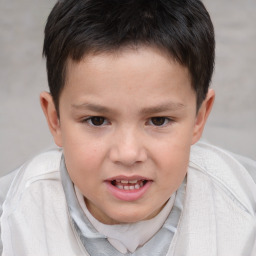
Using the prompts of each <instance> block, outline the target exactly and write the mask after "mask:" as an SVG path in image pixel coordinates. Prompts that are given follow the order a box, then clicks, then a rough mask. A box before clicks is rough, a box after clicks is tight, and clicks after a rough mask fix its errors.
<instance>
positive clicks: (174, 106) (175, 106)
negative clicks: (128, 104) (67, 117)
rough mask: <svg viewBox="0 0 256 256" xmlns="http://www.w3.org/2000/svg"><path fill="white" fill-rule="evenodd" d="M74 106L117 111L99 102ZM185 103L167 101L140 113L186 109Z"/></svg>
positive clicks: (83, 108) (105, 112) (104, 111)
mask: <svg viewBox="0 0 256 256" xmlns="http://www.w3.org/2000/svg"><path fill="white" fill-rule="evenodd" d="M72 107H73V108H74V109H77V110H90V111H93V112H96V113H101V114H108V113H115V112H117V111H115V110H113V109H111V108H108V107H105V106H102V105H99V104H93V103H83V104H72ZM184 108H185V105H184V104H182V103H179V102H167V103H163V104H159V105H156V106H151V107H145V108H142V109H141V110H140V114H142V115H150V114H151V115H152V114H157V113H162V112H165V111H178V110H181V109H184Z"/></svg>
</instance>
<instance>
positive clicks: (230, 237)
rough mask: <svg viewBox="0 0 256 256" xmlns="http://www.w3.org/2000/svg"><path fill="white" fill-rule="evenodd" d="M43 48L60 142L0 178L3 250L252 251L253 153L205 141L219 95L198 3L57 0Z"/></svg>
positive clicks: (52, 123) (49, 107)
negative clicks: (234, 152) (241, 153)
mask: <svg viewBox="0 0 256 256" xmlns="http://www.w3.org/2000/svg"><path fill="white" fill-rule="evenodd" d="M44 54H45V56H46V60H47V71H48V82H49V87H50V93H47V92H43V93H42V94H41V96H40V99H41V105H42V109H43V111H44V113H45V116H46V119H47V122H48V125H49V128H50V131H51V133H52V135H53V137H54V140H55V143H56V145H57V146H59V149H54V150H51V151H48V152H45V153H43V154H40V155H38V156H36V157H35V158H34V159H33V160H32V161H30V162H28V163H26V164H25V165H23V166H22V167H21V168H20V169H19V170H17V171H15V172H14V173H12V174H10V175H8V176H6V177H4V178H2V179H1V180H0V185H1V190H2V191H1V198H0V199H1V200H0V201H1V204H2V209H1V242H2V255H6V256H7V255H8V256H9V255H54V256H55V255H64V256H65V255H68V256H70V255H97V256H98V255H161V256H162V255H175V256H176V255H178V256H179V255H186V256H189V255H191V256H195V255H196V256H205V255H207V256H208V255H222V256H228V255H230V256H231V255H232V256H238V255H245V256H247V255H255V254H254V253H255V251H254V249H255V248H254V247H255V245H254V244H255V233H256V223H255V211H256V185H255V170H256V168H255V163H254V162H253V161H250V160H247V159H244V158H240V157H234V156H233V155H231V154H230V153H227V152H226V151H223V150H221V149H219V148H216V147H213V146H211V145H208V144H204V143H197V144H196V145H194V144H195V143H196V142H198V140H199V139H200V137H201V134H202V132H203V128H204V125H205V122H206V119H207V117H208V115H209V113H210V111H211V107H212V104H213V101H214V92H213V91H212V90H210V89H208V88H209V84H210V80H211V76H212V72H213V66H214V31H213V26H212V23H211V20H210V17H209V15H208V13H207V11H206V10H205V8H204V6H203V4H202V3H201V2H200V1H198V0H187V1H185V0H184V1H176V0H147V1H146V0H123V1H119V0H64V1H59V2H57V4H56V5H55V7H54V8H53V10H52V12H51V14H50V16H49V18H48V21H47V24H46V28H45V41H44ZM191 145H194V146H192V147H191ZM238 158H239V159H238ZM241 162H244V164H243V165H242V164H241Z"/></svg>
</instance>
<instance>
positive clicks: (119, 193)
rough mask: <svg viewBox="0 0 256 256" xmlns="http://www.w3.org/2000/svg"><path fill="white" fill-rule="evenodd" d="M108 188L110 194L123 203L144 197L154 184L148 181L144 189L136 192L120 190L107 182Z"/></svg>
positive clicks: (135, 190)
mask: <svg viewBox="0 0 256 256" xmlns="http://www.w3.org/2000/svg"><path fill="white" fill-rule="evenodd" d="M106 184H107V188H108V190H109V191H110V193H111V194H112V195H113V196H114V197H116V198H117V199H119V200H122V201H136V200H139V199H140V198H142V197H143V195H144V194H145V193H146V192H147V190H148V189H149V187H150V186H151V184H152V181H148V182H147V183H146V184H145V185H144V186H143V187H141V188H139V189H134V190H123V189H119V188H117V187H115V186H113V185H112V184H111V182H109V181H107V182H106Z"/></svg>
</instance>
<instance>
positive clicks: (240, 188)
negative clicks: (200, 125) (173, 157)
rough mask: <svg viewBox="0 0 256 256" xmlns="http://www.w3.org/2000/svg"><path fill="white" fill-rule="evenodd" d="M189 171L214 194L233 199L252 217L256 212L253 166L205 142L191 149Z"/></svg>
mask: <svg viewBox="0 0 256 256" xmlns="http://www.w3.org/2000/svg"><path fill="white" fill-rule="evenodd" d="M189 167H190V168H189V170H190V171H191V170H192V171H196V172H200V173H201V174H202V175H204V176H206V177H208V179H209V180H211V182H212V184H214V186H213V187H214V191H215V192H217V193H222V194H224V195H226V196H227V197H230V198H232V200H234V201H236V202H237V204H239V205H243V208H245V209H246V210H247V211H249V212H251V214H253V215H254V214H255V212H256V182H255V181H256V179H255V178H256V175H255V174H256V162H255V161H253V160H251V159H247V158H245V157H240V156H238V155H235V154H233V153H231V152H228V151H226V150H224V149H221V148H219V147H216V146H213V145H211V144H208V143H205V142H201V141H200V142H199V143H197V144H195V145H194V146H192V148H191V154H190V162H189Z"/></svg>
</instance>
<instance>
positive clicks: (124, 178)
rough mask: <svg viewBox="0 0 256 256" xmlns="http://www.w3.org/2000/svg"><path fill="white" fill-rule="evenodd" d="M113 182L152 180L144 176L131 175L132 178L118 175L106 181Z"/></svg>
mask: <svg viewBox="0 0 256 256" xmlns="http://www.w3.org/2000/svg"><path fill="white" fill-rule="evenodd" d="M113 180H128V181H130V180H152V179H149V178H147V177H144V176H140V175H132V176H125V175H118V176H114V177H111V178H108V179H106V181H113Z"/></svg>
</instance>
